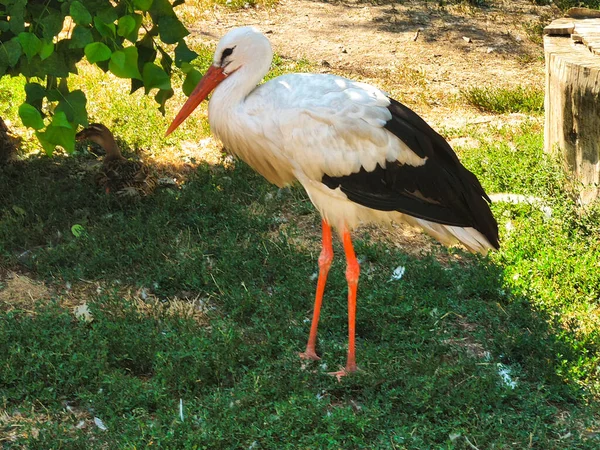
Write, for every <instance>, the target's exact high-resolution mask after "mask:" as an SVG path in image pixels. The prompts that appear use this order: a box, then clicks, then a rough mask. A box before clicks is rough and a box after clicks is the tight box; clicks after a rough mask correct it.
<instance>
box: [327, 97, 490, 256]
mask: <svg viewBox="0 0 600 450" xmlns="http://www.w3.org/2000/svg"><path fill="white" fill-rule="evenodd" d="M390 100H391V104H390V106H389V107H388V109H389V110H390V112H391V113H392V119H391V120H390V121H388V123H387V124H386V125H385V128H386V129H387V130H388V131H390V132H391V133H393V134H394V135H395V136H397V137H398V138H399V139H400V140H402V141H403V142H404V143H405V144H406V145H407V146H408V147H410V149H411V150H412V151H414V152H415V153H416V154H417V155H419V156H420V157H421V158H427V162H426V163H425V164H424V165H422V166H418V167H415V166H411V165H408V164H400V163H399V162H388V163H387V165H386V167H381V166H380V165H377V167H376V168H375V170H373V171H371V172H367V171H366V170H365V169H364V168H361V169H360V171H359V172H356V173H353V174H350V175H346V176H341V177H332V176H329V175H327V174H325V175H324V176H323V179H322V182H323V183H324V184H325V185H326V186H328V187H329V188H331V189H336V188H338V187H339V188H340V189H341V190H342V192H343V193H344V194H346V196H347V197H348V198H349V199H350V200H351V201H353V202H356V203H358V204H360V205H363V206H366V207H369V208H373V209H377V210H381V211H399V212H402V213H405V214H408V215H411V216H413V217H418V218H421V219H425V220H429V221H432V222H436V223H440V224H444V225H453V226H460V227H473V228H475V229H476V230H478V231H479V232H481V233H482V234H483V235H484V236H485V237H486V238H487V239H488V241H489V242H490V244H492V245H493V246H494V247H496V248H498V247H499V243H498V224H497V222H496V220H495V219H494V216H493V215H492V212H491V210H490V207H489V205H488V202H489V201H490V199H489V197H488V196H487V194H486V193H485V191H484V190H483V187H482V186H481V183H480V182H479V180H478V179H477V177H476V176H475V175H473V174H472V173H471V172H469V170H467V169H466V168H465V167H464V166H463V165H462V164H461V163H460V161H459V159H458V157H457V156H456V154H455V153H454V151H453V150H452V148H451V147H450V145H449V144H448V143H447V142H446V140H445V139H444V138H443V137H442V136H440V135H439V134H438V133H437V132H436V131H435V130H433V129H432V128H431V127H430V126H429V125H427V123H426V122H425V121H424V120H423V119H421V117H419V116H418V115H417V114H416V113H415V112H413V111H412V110H410V109H409V108H408V107H406V106H404V105H403V104H401V103H399V102H397V101H395V100H393V99H390Z"/></svg>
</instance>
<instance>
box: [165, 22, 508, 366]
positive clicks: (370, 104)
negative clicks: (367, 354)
mask: <svg viewBox="0 0 600 450" xmlns="http://www.w3.org/2000/svg"><path fill="white" fill-rule="evenodd" d="M272 57H273V53H272V50H271V45H270V43H269V41H268V39H267V38H266V37H265V36H264V35H262V34H261V33H260V32H258V31H257V30H256V29H254V28H252V27H243V28H237V29H234V30H232V31H230V32H229V33H228V34H227V35H225V36H224V37H223V38H222V39H221V41H220V42H219V44H218V45H217V48H216V51H215V56H214V61H213V65H212V66H211V68H210V69H209V70H208V72H207V73H206V75H205V77H204V78H203V80H202V81H201V82H200V83H199V84H198V86H197V87H196V89H195V91H194V92H193V93H192V94H191V95H190V98H189V99H188V102H187V103H186V104H185V105H184V106H183V108H182V109H181V111H180V113H179V114H178V116H177V117H176V118H175V120H174V121H173V124H172V125H171V127H170V128H169V130H168V133H170V132H171V131H173V130H174V129H175V128H176V127H177V126H178V125H179V124H180V123H181V122H183V120H185V118H186V117H187V116H188V115H189V114H190V113H191V112H192V111H193V110H194V109H195V107H196V106H197V105H198V104H199V103H200V102H201V101H202V100H203V99H204V98H206V96H207V95H208V94H209V93H210V92H211V91H212V90H213V89H214V93H213V95H212V98H211V100H210V103H209V108H208V118H209V122H210V126H211V130H212V131H213V133H214V134H215V136H217V137H218V138H219V139H220V140H221V141H222V142H223V144H224V145H225V147H226V148H227V149H228V150H229V151H231V152H232V153H234V154H235V155H237V156H239V157H240V158H241V159H243V160H244V161H245V162H246V163H248V164H249V165H250V166H252V167H253V168H254V169H255V170H256V171H257V172H259V173H260V174H261V175H263V176H264V177H265V178H266V179H267V180H269V181H270V182H272V183H274V184H276V185H278V186H285V185H288V184H290V183H293V182H295V181H298V182H300V183H301V184H302V186H303V187H304V189H305V190H306V192H307V193H308V195H309V196H310V199H311V201H312V202H313V203H314V205H315V206H316V208H317V209H318V210H319V212H320V213H321V215H322V217H323V219H324V221H323V238H324V249H323V252H322V254H321V258H320V260H319V262H320V268H321V272H320V282H319V286H320V287H319V289H320V291H319V290H318V293H317V300H316V305H315V316H314V318H313V327H311V337H310V339H309V345H308V346H307V351H306V352H305V353H304V354H303V356H304V357H307V358H311V359H316V358H317V356H316V353H315V349H314V341H315V339H316V324H317V322H318V311H319V309H320V296H321V295H322V287H324V283H325V278H326V276H327V271H328V269H329V264H330V263H331V261H330V260H331V258H332V256H333V253H332V250H331V248H330V247H331V244H330V242H329V241H330V231H329V224H331V225H333V226H334V227H335V228H336V229H337V230H338V232H339V233H340V235H341V236H342V237H343V240H344V246H345V251H346V256H347V259H348V264H349V269H348V272H347V275H348V282H349V287H350V291H352V290H353V288H354V295H355V288H356V284H357V282H358V270H359V269H358V263H356V261H355V258H354V251H353V249H352V245H351V240H350V235H349V233H350V231H351V230H352V228H354V227H355V226H357V225H358V224H360V223H369V222H379V223H385V222H388V223H389V222H391V221H395V222H403V223H408V224H410V225H413V226H417V227H421V228H422V229H424V230H425V231H426V232H428V233H429V234H431V235H432V236H434V237H435V238H437V239H439V240H440V241H441V242H443V243H446V244H450V243H453V242H456V241H459V242H461V243H462V244H463V245H465V246H466V247H467V248H468V249H469V250H471V251H477V252H481V253H486V252H487V251H488V250H489V249H491V248H494V247H497V246H498V241H497V237H498V234H497V224H496V222H495V220H494V219H493V216H492V215H491V212H490V210H489V207H488V205H487V202H486V200H485V199H488V198H487V196H486V194H485V192H484V191H483V189H482V188H481V185H480V184H479V181H478V180H477V179H476V178H475V176H474V175H473V174H471V173H470V172H469V171H467V170H466V169H465V168H464V167H463V166H462V165H461V164H460V162H459V161H458V158H457V157H456V155H455V154H454V152H453V151H452V149H451V148H450V147H449V145H448V144H447V143H446V141H445V140H444V139H443V138H442V137H441V136H439V135H438V134H437V133H436V132H435V131H433V130H432V129H431V128H430V127H429V126H428V125H427V124H426V123H425V122H424V121H423V120H422V119H421V118H420V117H418V116H417V115H416V114H415V113H414V112H412V111H411V110H410V109H408V108H406V107H405V106H404V105H401V104H400V103H398V102H396V101H394V100H392V99H390V98H389V97H388V95H387V94H385V93H384V92H383V91H381V90H379V89H377V88H376V87H374V86H370V85H368V84H365V83H360V82H356V81H352V80H349V79H346V78H343V77H339V76H335V75H325V74H290V75H283V76H280V77H277V78H275V79H273V80H270V81H268V82H266V83H264V84H262V85H260V86H258V87H257V84H258V83H259V82H260V81H261V79H262V78H263V77H264V75H265V74H266V73H267V71H268V69H269V66H270V64H271V61H272ZM488 200H489V199H488ZM353 258H354V259H353ZM321 279H322V286H321ZM319 292H321V293H320V294H319ZM349 295H350V297H352V294H351V293H350V294H349ZM350 297H349V304H350V303H352V301H353V300H352V299H351V298H350ZM350 310H351V312H350V316H351V317H350V319H349V322H350V328H351V332H350V333H349V338H350V345H349V354H348V363H347V365H346V371H353V370H355V369H356V364H355V362H354V331H353V328H354V323H353V320H354V319H353V309H352V307H351V308H350ZM311 341H312V343H311ZM337 374H338V375H340V373H337Z"/></svg>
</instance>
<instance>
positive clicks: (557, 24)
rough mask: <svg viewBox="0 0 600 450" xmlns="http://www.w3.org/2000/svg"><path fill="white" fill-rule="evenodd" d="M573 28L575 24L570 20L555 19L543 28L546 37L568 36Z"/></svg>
mask: <svg viewBox="0 0 600 450" xmlns="http://www.w3.org/2000/svg"><path fill="white" fill-rule="evenodd" d="M574 28H575V23H574V21H573V20H572V19H556V20H555V21H554V22H552V23H551V24H550V25H547V26H546V27H544V34H546V35H552V36H554V35H560V36H562V35H570V34H571V33H572V32H573V29H574Z"/></svg>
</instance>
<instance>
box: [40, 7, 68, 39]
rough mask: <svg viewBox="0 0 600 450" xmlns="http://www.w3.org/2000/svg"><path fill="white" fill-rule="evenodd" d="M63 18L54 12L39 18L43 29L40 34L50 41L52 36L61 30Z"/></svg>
mask: <svg viewBox="0 0 600 450" xmlns="http://www.w3.org/2000/svg"><path fill="white" fill-rule="evenodd" d="M63 20H64V18H63V16H61V15H60V14H58V13H55V12H52V13H50V14H48V15H47V16H46V17H43V18H42V19H41V20H39V22H38V23H39V24H40V25H41V26H42V30H43V31H42V36H43V37H44V38H45V39H46V40H47V41H52V40H53V39H54V36H56V35H57V34H58V33H60V31H61V30H62V27H63Z"/></svg>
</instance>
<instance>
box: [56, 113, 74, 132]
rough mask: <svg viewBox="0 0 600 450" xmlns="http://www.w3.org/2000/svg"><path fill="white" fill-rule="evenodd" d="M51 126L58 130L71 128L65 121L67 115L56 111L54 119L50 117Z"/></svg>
mask: <svg viewBox="0 0 600 450" xmlns="http://www.w3.org/2000/svg"><path fill="white" fill-rule="evenodd" d="M52 126H53V127H60V128H73V126H72V125H71V124H70V123H69V119H67V115H66V114H65V112H64V111H56V112H55V114H54V117H52Z"/></svg>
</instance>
